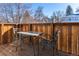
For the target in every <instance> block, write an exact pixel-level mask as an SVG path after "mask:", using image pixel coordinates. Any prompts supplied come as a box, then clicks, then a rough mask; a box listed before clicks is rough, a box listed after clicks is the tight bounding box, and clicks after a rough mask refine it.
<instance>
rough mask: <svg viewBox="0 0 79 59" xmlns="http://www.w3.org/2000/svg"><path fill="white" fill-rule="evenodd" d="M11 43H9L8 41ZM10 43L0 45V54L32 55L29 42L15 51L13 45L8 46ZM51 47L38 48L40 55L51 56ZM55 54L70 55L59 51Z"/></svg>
mask: <svg viewBox="0 0 79 59" xmlns="http://www.w3.org/2000/svg"><path fill="white" fill-rule="evenodd" d="M10 44H11V43H10ZM10 44H5V45H1V46H0V56H33V55H34V53H33V47H32V45H31V44H27V43H25V44H24V45H23V49H22V50H20V48H18V51H17V52H16V51H15V47H12V46H10ZM36 47H37V46H36ZM35 51H36V55H37V48H36V50H35ZM51 51H52V50H51V49H50V50H49V49H41V48H40V56H52V54H51ZM55 56H70V54H68V53H64V52H61V51H58V52H57V53H56V52H55Z"/></svg>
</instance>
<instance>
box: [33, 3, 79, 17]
mask: <svg viewBox="0 0 79 59" xmlns="http://www.w3.org/2000/svg"><path fill="white" fill-rule="evenodd" d="M67 5H71V7H72V9H73V11H74V12H75V10H76V8H78V7H79V4H78V3H32V9H33V10H36V9H37V7H38V6H42V7H43V12H44V14H45V15H46V16H48V17H50V16H51V15H52V14H53V11H58V10H60V11H64V12H65V10H66V8H67Z"/></svg>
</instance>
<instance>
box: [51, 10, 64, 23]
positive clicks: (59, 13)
mask: <svg viewBox="0 0 79 59" xmlns="http://www.w3.org/2000/svg"><path fill="white" fill-rule="evenodd" d="M63 16H64V13H63V12H62V11H55V12H53V15H52V16H51V20H52V22H61V21H62V19H61V17H63Z"/></svg>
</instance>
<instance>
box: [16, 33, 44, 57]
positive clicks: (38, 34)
mask: <svg viewBox="0 0 79 59" xmlns="http://www.w3.org/2000/svg"><path fill="white" fill-rule="evenodd" d="M17 34H19V39H20V46H21V45H22V43H21V42H22V39H21V36H22V35H26V36H30V37H35V39H38V55H39V39H40V36H41V35H42V34H43V33H42V32H33V31H29V32H23V31H20V32H17ZM32 45H33V42H32ZM33 51H34V55H35V47H34V45H33Z"/></svg>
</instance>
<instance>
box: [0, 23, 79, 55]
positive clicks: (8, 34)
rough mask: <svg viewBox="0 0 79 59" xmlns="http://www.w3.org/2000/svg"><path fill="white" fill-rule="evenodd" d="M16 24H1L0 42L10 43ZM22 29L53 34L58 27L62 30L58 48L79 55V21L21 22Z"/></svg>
mask: <svg viewBox="0 0 79 59" xmlns="http://www.w3.org/2000/svg"><path fill="white" fill-rule="evenodd" d="M15 25H16V24H0V43H1V44H4V43H9V42H11V41H12V38H13V31H12V28H13V27H14V26H15ZM18 27H20V28H21V31H38V32H44V33H47V34H50V35H51V34H52V33H53V32H54V31H55V29H56V28H57V27H58V29H59V30H60V33H59V37H58V44H57V47H58V50H61V51H64V52H67V53H70V54H74V55H79V23H54V24H51V23H42V24H41V23H38V24H19V25H18Z"/></svg>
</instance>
